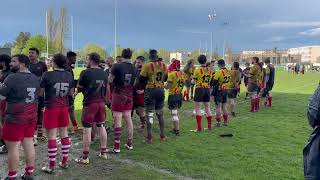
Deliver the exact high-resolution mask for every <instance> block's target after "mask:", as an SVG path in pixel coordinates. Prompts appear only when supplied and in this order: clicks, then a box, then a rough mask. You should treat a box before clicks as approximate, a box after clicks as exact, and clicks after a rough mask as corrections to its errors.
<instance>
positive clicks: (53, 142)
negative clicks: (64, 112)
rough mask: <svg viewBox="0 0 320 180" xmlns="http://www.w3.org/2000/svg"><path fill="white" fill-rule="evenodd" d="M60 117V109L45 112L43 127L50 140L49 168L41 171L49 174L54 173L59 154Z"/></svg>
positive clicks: (48, 145) (46, 167)
mask: <svg viewBox="0 0 320 180" xmlns="http://www.w3.org/2000/svg"><path fill="white" fill-rule="evenodd" d="M59 116H60V109H59V108H50V109H49V108H46V109H45V110H44V117H43V127H44V128H45V129H46V133H47V138H48V144H47V147H48V166H45V167H43V168H41V170H42V171H43V172H45V173H49V174H52V173H53V171H54V168H55V166H56V156H57V152H58V144H57V128H58V121H59V120H58V118H59ZM37 125H38V124H37Z"/></svg>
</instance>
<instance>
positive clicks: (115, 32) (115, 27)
mask: <svg viewBox="0 0 320 180" xmlns="http://www.w3.org/2000/svg"><path fill="white" fill-rule="evenodd" d="M116 57H117V0H114V58H116Z"/></svg>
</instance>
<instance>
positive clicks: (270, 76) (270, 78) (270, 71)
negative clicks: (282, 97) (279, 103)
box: [262, 58, 275, 107]
mask: <svg viewBox="0 0 320 180" xmlns="http://www.w3.org/2000/svg"><path fill="white" fill-rule="evenodd" d="M265 63H266V65H267V67H266V68H265V72H266V74H265V80H264V83H265V88H264V90H263V94H262V97H264V98H266V100H265V103H264V105H265V106H266V107H271V106H272V88H273V85H274V79H275V70H274V66H273V65H272V64H270V59H269V58H268V59H266V60H265Z"/></svg>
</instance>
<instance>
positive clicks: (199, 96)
mask: <svg viewBox="0 0 320 180" xmlns="http://www.w3.org/2000/svg"><path fill="white" fill-rule="evenodd" d="M191 91H192V88H191ZM201 103H203V93H202V89H200V88H197V89H196V90H195V96H194V109H195V112H196V123H197V131H198V132H200V131H202V113H201Z"/></svg>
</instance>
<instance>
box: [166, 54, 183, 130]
mask: <svg viewBox="0 0 320 180" xmlns="http://www.w3.org/2000/svg"><path fill="white" fill-rule="evenodd" d="M172 64H173V65H172V68H173V70H174V71H172V72H170V73H169V75H168V80H167V84H166V89H169V97H168V109H169V110H170V111H171V117H172V123H173V131H172V132H173V133H174V134H175V135H176V136H180V128H179V115H178V110H179V109H180V108H181V106H182V90H183V86H184V84H185V81H186V76H185V74H184V73H183V72H182V71H180V61H179V60H175V61H173V62H172Z"/></svg>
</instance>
